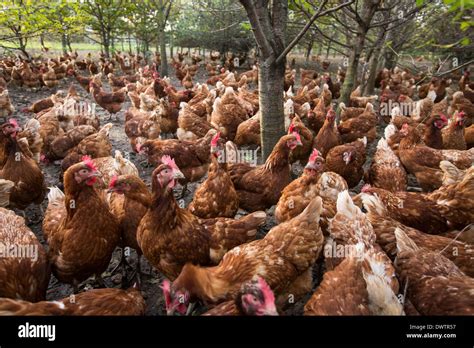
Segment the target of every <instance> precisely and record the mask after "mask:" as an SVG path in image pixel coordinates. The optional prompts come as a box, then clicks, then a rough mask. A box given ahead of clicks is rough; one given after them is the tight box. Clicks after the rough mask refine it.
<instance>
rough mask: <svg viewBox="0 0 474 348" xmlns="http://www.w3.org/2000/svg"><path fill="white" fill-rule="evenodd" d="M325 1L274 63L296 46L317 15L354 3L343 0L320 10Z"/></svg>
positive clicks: (325, 0)
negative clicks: (343, 1)
mask: <svg viewBox="0 0 474 348" xmlns="http://www.w3.org/2000/svg"><path fill="white" fill-rule="evenodd" d="M326 3H327V0H323V3H322V4H321V6H320V7H319V9H318V11H317V12H315V14H314V15H313V16H312V17H311V19H310V20H309V21H308V23H306V25H305V26H304V28H303V29H302V30H301V31H300V32H299V33H298V35H296V37H295V38H294V39H293V41H291V42H290V44H289V45H288V46H286V48H285V50H284V51H283V52H282V53H281V54H280V55H279V56H278V58H277V59H276V61H275V62H276V63H277V64H278V63H279V62H281V61H282V60H283V59H284V58H285V57H286V55H287V54H288V52H290V51H291V50H292V49H293V47H295V46H296V44H297V43H298V42H299V41H300V40H301V38H302V37H303V35H304V34H305V33H306V32H307V31H308V29H309V28H310V27H311V25H312V24H313V23H314V21H315V20H316V19H318V18H319V17H323V16H325V15H327V14H329V13H332V12H335V11H338V10H340V9H341V8H344V7H346V6H349V5H351V4H352V3H354V0H349V1H348V2H345V3H343V4H341V5H339V6H336V7H333V8H330V9H328V10H325V11H322V9H323V6H324V5H326Z"/></svg>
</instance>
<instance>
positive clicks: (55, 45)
mask: <svg viewBox="0 0 474 348" xmlns="http://www.w3.org/2000/svg"><path fill="white" fill-rule="evenodd" d="M44 44H45V46H46V47H47V48H49V50H50V51H58V52H61V51H62V45H61V41H45V42H44ZM0 45H1V46H5V47H11V48H14V46H13V45H12V44H11V43H10V42H6V41H0ZM71 47H72V49H73V50H78V51H100V49H101V46H100V45H99V44H96V43H87V42H72V43H71ZM128 47H129V46H128V43H124V45H123V48H124V50H128ZM41 48H42V47H41V43H40V42H39V41H37V40H35V41H29V42H28V44H27V45H26V49H27V50H28V51H29V50H31V51H39V50H41ZM135 48H136V45H135V43H132V49H133V50H135ZM3 49H5V48H3ZM115 49H118V50H122V44H121V43H120V42H119V43H117V44H116V45H115ZM0 51H1V48H0Z"/></svg>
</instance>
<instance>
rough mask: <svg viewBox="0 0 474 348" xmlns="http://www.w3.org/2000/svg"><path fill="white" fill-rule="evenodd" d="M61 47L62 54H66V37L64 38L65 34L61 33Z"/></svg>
mask: <svg viewBox="0 0 474 348" xmlns="http://www.w3.org/2000/svg"><path fill="white" fill-rule="evenodd" d="M61 46H62V48H63V53H64V54H66V53H67V37H66V33H63V34H62V35H61Z"/></svg>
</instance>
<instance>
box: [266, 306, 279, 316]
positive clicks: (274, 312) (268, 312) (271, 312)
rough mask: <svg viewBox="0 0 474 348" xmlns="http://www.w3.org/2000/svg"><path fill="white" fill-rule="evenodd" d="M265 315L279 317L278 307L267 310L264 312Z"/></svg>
mask: <svg viewBox="0 0 474 348" xmlns="http://www.w3.org/2000/svg"><path fill="white" fill-rule="evenodd" d="M263 315H268V316H277V315H278V312H277V309H276V307H275V306H274V305H273V306H271V307H268V308H265V311H264V312H263Z"/></svg>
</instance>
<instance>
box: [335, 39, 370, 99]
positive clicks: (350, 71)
mask: <svg viewBox="0 0 474 348" xmlns="http://www.w3.org/2000/svg"><path fill="white" fill-rule="evenodd" d="M359 35H360V36H359V37H358V38H357V41H356V43H355V44H354V47H353V49H352V52H351V54H350V56H349V64H348V67H347V71H346V78H345V79H344V84H343V86H342V91H341V97H340V98H339V101H340V102H343V103H345V104H346V105H348V104H349V97H350V95H351V92H352V90H353V89H354V85H355V84H356V82H357V69H358V67H359V58H360V54H361V53H362V48H363V47H364V41H365V33H364V34H362V33H359Z"/></svg>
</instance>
